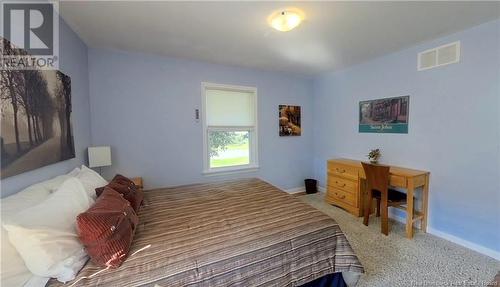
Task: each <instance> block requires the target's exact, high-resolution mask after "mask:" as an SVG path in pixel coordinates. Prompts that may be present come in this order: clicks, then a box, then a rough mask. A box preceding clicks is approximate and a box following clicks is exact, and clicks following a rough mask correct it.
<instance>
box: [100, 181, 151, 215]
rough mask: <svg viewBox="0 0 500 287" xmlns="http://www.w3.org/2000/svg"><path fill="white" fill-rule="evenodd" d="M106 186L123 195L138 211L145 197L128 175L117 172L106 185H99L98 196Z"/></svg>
mask: <svg viewBox="0 0 500 287" xmlns="http://www.w3.org/2000/svg"><path fill="white" fill-rule="evenodd" d="M105 187H110V188H112V189H114V190H115V191H116V192H118V193H120V194H122V195H123V197H124V198H125V199H126V200H128V201H129V202H130V204H131V205H132V208H134V210H135V211H136V212H137V211H139V208H140V207H141V204H142V200H143V199H144V194H143V193H142V190H140V189H139V188H138V187H137V186H136V185H135V184H134V182H133V181H131V180H130V179H128V178H127V177H125V176H123V175H120V174H117V175H116V176H115V177H114V178H113V179H112V180H111V181H110V182H109V183H108V185H106V186H103V187H99V188H96V189H95V192H96V194H97V196H100V195H101V194H102V192H103V191H104V188H105Z"/></svg>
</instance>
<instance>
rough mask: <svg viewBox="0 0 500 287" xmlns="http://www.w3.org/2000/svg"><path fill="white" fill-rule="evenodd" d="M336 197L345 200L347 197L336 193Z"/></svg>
mask: <svg viewBox="0 0 500 287" xmlns="http://www.w3.org/2000/svg"><path fill="white" fill-rule="evenodd" d="M335 195H336V196H337V197H338V198H340V199H344V198H345V195H339V194H338V193H336V192H335Z"/></svg>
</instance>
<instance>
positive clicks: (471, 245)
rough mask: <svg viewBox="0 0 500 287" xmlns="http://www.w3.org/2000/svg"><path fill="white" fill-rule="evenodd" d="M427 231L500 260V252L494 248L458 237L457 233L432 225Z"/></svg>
mask: <svg viewBox="0 0 500 287" xmlns="http://www.w3.org/2000/svg"><path fill="white" fill-rule="evenodd" d="M427 232H428V233H430V234H432V235H434V236H437V237H440V238H442V239H445V240H448V241H451V242H453V243H455V244H458V245H460V246H463V247H465V248H468V249H471V250H474V251H476V252H479V253H481V254H484V255H486V256H489V257H491V258H493V259H496V260H499V261H500V252H498V251H495V250H493V249H490V248H487V247H484V246H481V245H479V244H476V243H473V242H470V241H467V240H465V239H462V238H459V237H457V236H455V235H451V234H449V233H446V232H443V231H440V230H437V229H435V228H432V227H430V226H428V227H427Z"/></svg>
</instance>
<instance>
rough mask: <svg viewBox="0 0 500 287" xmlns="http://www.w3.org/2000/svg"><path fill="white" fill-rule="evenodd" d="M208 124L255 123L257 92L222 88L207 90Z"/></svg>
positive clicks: (239, 125) (247, 124)
mask: <svg viewBox="0 0 500 287" xmlns="http://www.w3.org/2000/svg"><path fill="white" fill-rule="evenodd" d="M206 116H207V118H206V119H207V125H208V126H212V127H213V126H232V127H248V126H253V125H255V93H254V92H245V91H233V90H222V89H207V90H206Z"/></svg>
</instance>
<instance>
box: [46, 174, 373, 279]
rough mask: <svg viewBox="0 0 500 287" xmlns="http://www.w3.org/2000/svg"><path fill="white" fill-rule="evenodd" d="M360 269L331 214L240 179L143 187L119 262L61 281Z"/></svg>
mask: <svg viewBox="0 0 500 287" xmlns="http://www.w3.org/2000/svg"><path fill="white" fill-rule="evenodd" d="M363 272H364V271H363V267H362V265H361V264H360V262H359V260H358V258H357V257H356V255H355V254H354V252H353V250H352V248H351V246H350V245H349V242H348V241H347V239H346V236H345V235H344V233H343V232H342V231H341V230H340V228H339V226H338V224H337V223H336V222H335V221H334V220H333V219H331V218H330V217H328V216H327V215H325V214H323V213H321V212H319V211H318V210H316V209H314V208H313V207H311V206H309V205H307V204H305V203H303V202H301V201H300V200H299V199H297V198H294V197H293V196H290V195H289V194H287V193H285V192H283V191H281V190H279V189H278V188H276V187H274V186H272V185H271V184H269V183H266V182H264V181H262V180H259V179H243V180H236V181H225V182H217V183H207V184H194V185H185V186H180V187H173V188H163V189H156V190H151V191H146V192H145V198H144V206H143V207H142V209H141V210H140V212H139V226H138V228H137V230H136V235H135V237H134V241H133V243H132V249H131V251H130V254H129V257H128V259H127V260H126V261H125V262H124V263H123V265H122V266H120V267H119V268H117V269H103V268H101V267H97V266H95V265H94V264H93V263H91V262H88V263H87V264H86V265H85V267H84V268H83V269H82V270H81V271H80V273H79V274H78V276H77V278H76V279H75V280H74V281H72V282H69V283H67V285H65V286H68V285H71V284H74V285H73V286H155V287H176V286H301V285H304V284H309V283H310V282H314V281H315V280H321V279H322V278H323V279H324V278H326V276H332V275H340V274H342V275H343V276H342V278H343V279H344V280H345V282H346V283H347V285H349V286H350V285H353V284H355V282H356V281H357V278H358V277H359V275H360V274H362V273H363ZM336 279H338V278H336ZM47 285H48V286H61V285H62V284H61V283H59V282H57V281H56V280H51V281H49V283H48V284H47ZM308 286H309V285H308Z"/></svg>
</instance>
